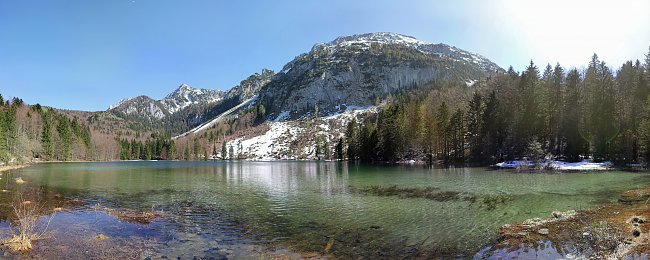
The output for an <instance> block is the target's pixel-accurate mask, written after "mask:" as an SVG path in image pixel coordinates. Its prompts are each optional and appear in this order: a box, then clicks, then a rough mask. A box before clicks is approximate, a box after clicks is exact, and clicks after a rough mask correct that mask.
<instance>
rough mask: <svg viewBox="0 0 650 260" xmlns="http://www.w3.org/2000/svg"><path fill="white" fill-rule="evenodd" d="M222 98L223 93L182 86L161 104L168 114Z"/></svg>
mask: <svg viewBox="0 0 650 260" xmlns="http://www.w3.org/2000/svg"><path fill="white" fill-rule="evenodd" d="M222 98H223V91H220V90H208V89H200V88H192V87H190V86H188V85H186V84H182V85H181V86H180V87H178V89H176V90H174V92H172V93H171V94H169V95H167V96H166V97H165V98H164V99H163V100H161V103H162V104H163V105H164V106H165V108H166V109H167V111H168V112H169V113H170V114H173V113H176V112H178V111H179V110H181V109H183V108H186V107H188V106H190V105H193V104H206V103H214V102H217V101H219V100H221V99H222Z"/></svg>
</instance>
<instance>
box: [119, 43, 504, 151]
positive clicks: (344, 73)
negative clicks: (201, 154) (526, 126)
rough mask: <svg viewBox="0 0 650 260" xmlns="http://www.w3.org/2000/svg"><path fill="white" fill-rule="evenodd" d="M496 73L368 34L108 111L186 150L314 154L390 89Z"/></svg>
mask: <svg viewBox="0 0 650 260" xmlns="http://www.w3.org/2000/svg"><path fill="white" fill-rule="evenodd" d="M502 72H504V70H503V69H502V68H500V67H499V66H498V65H496V64H495V63H493V62H492V61H490V60H488V59H487V58H485V57H483V56H481V55H478V54H474V53H471V52H468V51H464V50H461V49H458V48H456V47H453V46H449V45H446V44H442V43H440V44H433V43H427V42H424V41H420V40H418V39H416V38H414V37H411V36H406V35H401V34H396V33H368V34H361V35H352V36H344V37H339V38H336V39H334V40H333V41H331V42H328V43H319V44H316V45H314V46H313V47H312V49H311V50H310V51H309V52H307V53H303V54H300V55H298V56H297V57H296V58H295V59H293V60H292V61H290V62H288V63H287V64H286V65H285V66H284V67H283V69H282V71H280V72H279V73H277V74H276V73H274V72H273V71H270V70H266V69H264V70H262V72H261V73H255V74H253V75H251V76H249V77H247V78H246V79H244V80H242V81H241V82H240V84H239V85H237V86H235V87H233V88H231V89H229V90H227V91H214V90H205V89H194V88H191V87H189V86H187V85H181V86H180V87H179V88H178V89H177V90H175V91H174V92H173V93H171V94H169V95H168V96H166V97H165V98H164V99H162V100H153V99H151V98H147V97H137V98H134V99H128V100H124V101H121V102H120V103H118V104H117V105H116V106H115V107H112V108H111V109H110V110H109V111H110V112H112V113H113V114H115V115H117V116H118V117H121V118H124V119H126V120H127V121H130V122H138V123H137V124H135V123H134V124H132V125H134V126H135V127H132V129H134V130H135V129H136V128H137V129H145V130H148V131H159V132H164V133H167V134H170V135H171V136H172V137H174V138H173V139H174V140H175V141H176V143H177V144H178V148H179V150H180V149H190V147H188V146H189V145H190V144H192V147H191V150H195V146H196V144H197V142H198V144H199V145H200V146H201V147H202V148H201V149H203V150H213V149H214V148H215V145H216V144H215V140H217V139H219V140H223V139H224V138H225V139H226V140H230V141H228V143H227V145H228V146H229V147H234V148H233V149H234V150H235V151H237V153H238V154H243V155H244V156H245V157H247V158H314V155H315V154H316V152H315V149H317V146H316V145H315V144H316V143H327V144H329V145H333V144H334V143H335V141H336V140H338V138H339V137H340V135H341V133H343V132H344V130H343V129H344V128H345V126H346V124H347V122H349V121H350V120H351V119H353V118H357V119H358V120H362V118H363V117H365V116H366V115H372V114H375V113H377V112H378V111H380V109H378V108H377V107H376V106H377V105H378V104H382V103H385V102H386V101H388V100H390V99H389V97H391V96H398V95H399V94H400V93H408V92H409V91H417V90H421V89H423V88H424V89H429V88H431V87H432V86H434V87H435V86H442V85H444V84H456V85H458V86H461V87H465V88H467V87H470V86H471V85H472V83H473V82H475V81H477V80H482V79H485V78H486V77H488V76H490V75H492V74H495V73H502ZM438 83H440V84H438ZM314 114H318V115H328V116H326V117H313V115H314ZM296 119H301V120H296ZM265 132H266V133H265ZM221 142H222V141H221ZM210 143H211V144H212V145H210ZM242 144H243V146H242ZM240 146H242V147H241V149H244V150H240V149H239V148H240ZM269 147H272V148H269Z"/></svg>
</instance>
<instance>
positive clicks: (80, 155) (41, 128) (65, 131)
mask: <svg viewBox="0 0 650 260" xmlns="http://www.w3.org/2000/svg"><path fill="white" fill-rule="evenodd" d="M92 157H93V151H92V148H91V133H90V129H89V128H88V127H87V126H86V125H84V124H82V123H80V122H79V121H78V120H77V119H76V118H70V117H68V116H65V115H64V114H62V113H59V112H58V111H55V110H53V109H50V108H45V107H41V106H40V105H38V104H37V105H33V106H28V105H25V104H24V102H23V100H21V99H19V98H13V99H11V100H4V99H3V97H2V95H0V162H2V163H5V164H8V163H24V162H26V161H29V160H31V159H33V158H38V159H43V160H59V161H69V160H90V159H91V158H92Z"/></svg>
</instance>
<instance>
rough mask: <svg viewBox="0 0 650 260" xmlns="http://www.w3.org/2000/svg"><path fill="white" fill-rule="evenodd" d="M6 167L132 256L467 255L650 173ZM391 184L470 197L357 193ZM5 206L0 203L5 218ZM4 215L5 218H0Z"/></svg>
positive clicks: (282, 166)
mask: <svg viewBox="0 0 650 260" xmlns="http://www.w3.org/2000/svg"><path fill="white" fill-rule="evenodd" d="M5 175H6V176H5V177H4V178H3V179H2V184H1V185H2V186H3V187H2V189H7V190H10V191H15V190H16V189H18V188H17V187H18V185H17V184H15V183H14V182H12V181H9V180H11V178H15V177H18V176H20V177H22V178H23V179H24V180H26V181H27V184H23V185H27V186H33V187H40V188H41V189H44V190H47V191H48V192H54V193H57V194H61V195H62V196H63V197H65V198H68V199H70V198H78V199H82V200H83V201H84V206H80V207H76V208H74V209H73V210H71V211H67V212H65V213H61V214H59V215H58V216H56V217H55V219H54V221H53V223H52V227H51V229H52V230H53V232H55V233H57V234H59V235H57V236H62V235H61V234H62V233H61V232H62V231H64V230H69V229H71V227H75V228H76V229H72V230H76V231H75V232H74V234H75V236H77V238H76V239H77V240H78V239H80V238H79V237H84V238H87V239H90V240H89V241H94V240H92V239H93V238H94V236H96V235H97V234H99V233H101V234H106V235H108V236H109V237H111V238H109V239H107V240H104V241H101V243H100V241H94V242H93V243H100V244H102V243H103V244H110V243H118V244H116V245H113V246H114V247H119V248H123V249H124V250H126V251H128V250H127V249H128V248H131V247H132V246H129V244H128V243H124V245H119V243H123V242H119V241H139V243H140V246H141V247H142V248H143V249H142V250H139V251H137V255H135V257H136V258H137V257H140V256H142V257H146V256H152V257H154V258H158V257H163V256H166V257H177V256H181V257H191V256H197V257H205V256H212V257H216V258H221V257H234V258H238V257H245V256H250V255H257V254H260V255H265V254H269V252H268V250H267V249H268V247H267V246H268V245H284V246H288V247H291V248H293V249H295V250H299V251H309V252H318V253H324V252H325V251H327V253H332V254H334V255H337V256H340V257H344V258H347V257H390V256H391V254H395V255H402V256H404V255H406V256H414V257H415V256H426V255H430V254H442V255H456V256H471V255H473V254H474V253H475V252H477V251H479V250H480V249H482V248H484V247H485V246H486V245H487V244H489V243H490V241H491V240H493V239H494V238H495V237H496V231H497V229H498V228H499V227H500V226H502V225H503V224H506V223H511V222H519V221H522V220H524V219H528V218H533V217H547V216H548V215H549V214H550V212H552V211H554V210H569V209H584V208H588V207H593V206H595V205H598V204H601V203H607V202H613V201H615V200H616V199H617V196H618V194H619V193H620V192H621V191H624V190H628V189H633V188H638V187H643V186H645V185H647V184H648V183H649V182H650V179H649V178H647V177H646V176H645V175H643V174H637V173H624V172H616V173H590V174H576V173H573V174H516V173H512V172H507V171H487V170H484V169H478V168H456V169H426V168H408V167H380V166H360V165H355V164H348V163H335V162H327V163H325V162H117V163H52V164H49V163H48V164H38V165H35V166H32V167H28V168H24V169H20V170H16V171H12V172H9V173H6V174H5ZM393 185H396V186H397V187H399V189H397V190H398V191H402V190H409V191H412V190H416V191H418V190H435V191H436V192H438V191H439V192H447V193H448V194H454V193H459V192H460V193H462V194H471V196H475V199H474V200H467V199H453V198H452V199H449V200H442V201H437V200H432V199H427V198H426V197H417V196H413V195H408V196H403V195H400V194H392V195H390V196H378V195H377V194H373V193H360V192H355V191H358V190H363V189H368V187H379V190H381V187H390V186H393ZM10 193H11V192H8V193H3V194H0V202H2V201H9V198H10V196H11V195H10ZM97 204H99V205H102V206H104V207H109V208H116V209H131V210H141V211H146V210H157V211H164V212H166V213H167V214H166V216H167V217H164V218H161V219H156V220H155V221H153V222H152V223H151V224H146V225H142V224H129V223H127V222H122V221H119V220H118V219H116V218H114V217H112V216H110V215H108V214H106V213H105V212H101V211H96V210H94V209H96V207H95V206H96V205H97ZM3 205H8V204H3ZM5 207H6V206H5ZM7 214H9V213H8V212H7V211H5V210H4V209H2V210H0V215H4V218H5V219H6V216H7ZM6 226H7V223H6V221H4V222H3V224H2V226H0V228H3V229H6V228H7V227H6ZM63 233H65V232H63ZM66 234H70V233H66ZM64 237H66V236H64ZM72 239H73V238H71V237H67V238H65V239H57V241H58V242H57V243H59V244H61V245H60V246H59V247H57V246H55V245H56V244H57V243H54V244H51V243H49V242H47V244H48V245H47V246H45V247H41V248H40V249H38V250H37V251H36V252H35V253H34V254H36V255H38V254H41V253H43V252H46V251H47V250H55V249H53V248H59V251H61V252H65V250H62V249H60V248H65V244H66V243H65V241H67V240H72ZM107 241H108V242H107ZM111 241H114V242H111ZM43 244H46V242H43ZM133 244H137V243H136V242H134V243H133ZM328 244H331V246H329V247H330V248H329V249H327V250H326V248H327V247H328ZM260 245H264V246H260ZM37 247H38V246H37ZM277 250H280V251H281V254H286V255H287V256H289V257H299V255H296V254H291V253H290V252H288V251H282V250H283V249H274V250H273V251H274V252H276V251H277ZM131 253H132V254H136V253H135V251H134V252H131ZM395 255H393V256H395Z"/></svg>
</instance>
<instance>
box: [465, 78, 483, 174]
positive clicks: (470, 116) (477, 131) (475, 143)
mask: <svg viewBox="0 0 650 260" xmlns="http://www.w3.org/2000/svg"><path fill="white" fill-rule="evenodd" d="M482 99H483V97H482V96H481V94H480V93H479V92H478V91H475V92H474V95H473V96H472V100H470V102H469V111H468V112H467V137H468V139H469V148H470V159H471V160H472V161H476V162H478V161H480V160H481V158H482V152H483V140H481V120H482V116H483V101H482Z"/></svg>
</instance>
